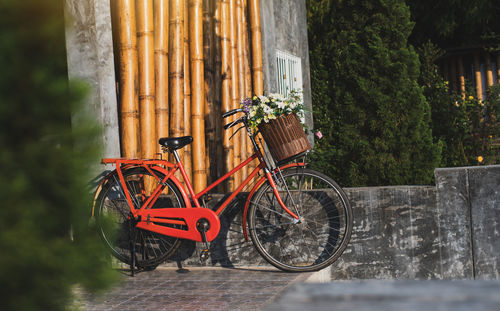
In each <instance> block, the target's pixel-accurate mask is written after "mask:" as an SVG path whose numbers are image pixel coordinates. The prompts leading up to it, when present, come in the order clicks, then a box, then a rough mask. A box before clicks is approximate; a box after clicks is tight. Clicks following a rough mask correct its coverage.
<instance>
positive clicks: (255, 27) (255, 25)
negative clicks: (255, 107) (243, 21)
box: [248, 0, 264, 95]
mask: <svg viewBox="0 0 500 311" xmlns="http://www.w3.org/2000/svg"><path fill="white" fill-rule="evenodd" d="M248 6H249V12H250V31H251V34H252V77H253V81H252V82H253V93H254V94H256V95H262V94H263V93H264V80H263V73H262V46H261V44H262V34H261V30H260V8H259V0H248Z"/></svg>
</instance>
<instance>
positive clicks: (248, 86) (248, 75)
mask: <svg viewBox="0 0 500 311" xmlns="http://www.w3.org/2000/svg"><path fill="white" fill-rule="evenodd" d="M247 14H248V5H247V1H246V0H244V1H243V14H242V17H243V25H244V31H243V44H244V48H243V65H244V68H245V81H244V82H245V95H244V97H251V96H252V72H251V70H250V62H251V60H250V42H249V38H248V22H247ZM247 145H248V148H247V151H248V154H247V156H248V157H250V156H251V155H252V154H253V146H252V143H251V142H250V139H249V138H247ZM255 166H256V161H253V162H251V163H250V164H249V166H248V169H249V170H250V172H251V171H252V170H253V169H254V168H255Z"/></svg>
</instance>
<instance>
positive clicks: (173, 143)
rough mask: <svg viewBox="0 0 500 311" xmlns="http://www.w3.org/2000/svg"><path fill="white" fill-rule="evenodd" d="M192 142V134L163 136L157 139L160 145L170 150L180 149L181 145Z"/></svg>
mask: <svg viewBox="0 0 500 311" xmlns="http://www.w3.org/2000/svg"><path fill="white" fill-rule="evenodd" d="M192 142H193V137H192V136H183V137H174V138H168V137H163V138H160V140H159V143H160V145H162V146H164V147H167V148H169V149H170V150H177V149H181V148H182V147H184V146H186V145H189V144H190V143H192Z"/></svg>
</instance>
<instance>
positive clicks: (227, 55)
mask: <svg viewBox="0 0 500 311" xmlns="http://www.w3.org/2000/svg"><path fill="white" fill-rule="evenodd" d="M228 2H229V0H222V1H221V7H220V10H221V34H220V36H221V75H222V111H223V112H226V111H229V110H231V103H232V98H231V85H232V77H231V66H230V64H231V41H230V31H231V25H230V17H229V14H230V11H229V3H228ZM232 132H233V131H232V130H231V129H228V130H224V131H223V145H224V159H225V164H226V167H225V169H226V170H229V169H231V168H232V167H233V163H234V162H233V161H234V153H233V146H232V145H231V143H230V141H229V138H230V137H231V134H232ZM233 185H234V180H233V177H232V176H231V177H229V178H228V181H227V189H226V190H229V191H231V190H232V189H233Z"/></svg>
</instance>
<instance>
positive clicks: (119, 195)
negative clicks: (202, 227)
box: [95, 167, 185, 268]
mask: <svg viewBox="0 0 500 311" xmlns="http://www.w3.org/2000/svg"><path fill="white" fill-rule="evenodd" d="M154 172H155V175H157V176H159V177H160V178H163V177H164V175H163V174H162V173H161V172H159V171H156V170H155V171H154ZM117 176H118V175H117V174H116V173H115V174H113V175H111V177H110V179H109V181H108V182H107V183H103V184H104V185H105V186H103V189H101V191H100V193H99V195H98V198H97V200H96V203H95V204H96V205H95V206H96V216H97V223H98V225H99V226H100V228H101V229H100V234H101V236H102V237H103V240H104V241H105V243H106V245H107V246H108V247H109V249H110V250H111V253H112V254H113V255H114V256H115V257H117V258H118V259H119V260H121V261H123V262H124V263H126V264H130V263H131V261H132V256H137V257H136V258H137V266H139V267H144V268H146V267H156V265H158V264H159V263H161V262H162V261H164V260H166V259H167V258H168V257H169V256H171V255H173V253H174V252H175V250H176V249H177V247H178V246H179V243H180V241H179V239H176V238H172V237H168V236H164V235H160V234H157V233H154V232H151V231H147V230H144V229H134V230H137V234H136V235H135V236H136V238H135V241H134V242H133V243H134V244H135V245H136V253H135V254H131V252H130V236H129V233H128V231H129V230H128V229H127V228H129V225H130V224H129V222H130V221H131V220H129V213H130V207H129V205H128V201H127V199H126V195H125V193H124V189H123V187H122V186H121V183H120V181H119V179H118V178H117ZM123 178H124V180H125V184H126V187H127V190H128V191H129V194H130V198H131V200H132V203H133V204H134V208H140V206H141V201H142V200H143V199H144V197H143V195H144V192H143V191H142V190H141V189H142V188H143V186H142V182H143V181H144V180H147V178H154V177H152V175H151V173H150V172H149V171H147V170H146V169H145V168H142V167H135V168H130V169H126V170H123ZM165 188H167V189H168V197H165V200H168V202H170V203H169V207H170V206H171V207H185V204H184V201H183V199H182V196H181V194H180V191H179V190H178V188H177V187H176V186H175V184H174V183H173V182H172V181H170V180H167V182H166V186H165ZM161 200H162V198H161V197H158V199H157V201H156V202H152V203H153V204H152V206H151V208H160V207H162V206H160V205H161ZM159 201H160V202H159ZM106 213H108V214H110V215H111V214H114V215H116V217H117V219H116V221H117V222H116V224H117V227H115V228H108V227H105V226H103V224H104V223H103V220H102V217H101V216H104V215H105V214H106Z"/></svg>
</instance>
